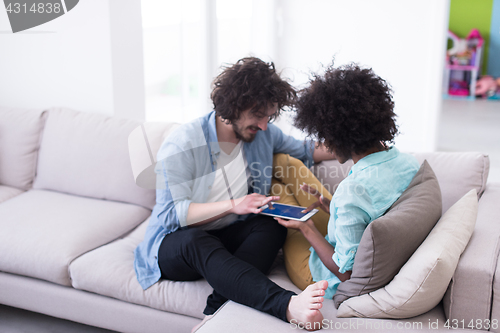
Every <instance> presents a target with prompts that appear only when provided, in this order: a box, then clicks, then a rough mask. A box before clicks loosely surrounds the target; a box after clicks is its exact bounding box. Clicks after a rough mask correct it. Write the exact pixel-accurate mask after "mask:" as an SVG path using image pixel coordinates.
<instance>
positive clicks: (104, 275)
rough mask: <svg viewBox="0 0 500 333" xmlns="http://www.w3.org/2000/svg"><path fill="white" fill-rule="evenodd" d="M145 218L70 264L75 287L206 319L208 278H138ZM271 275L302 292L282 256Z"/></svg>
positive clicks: (286, 286) (283, 283)
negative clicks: (144, 284) (149, 281)
mask: <svg viewBox="0 0 500 333" xmlns="http://www.w3.org/2000/svg"><path fill="white" fill-rule="evenodd" d="M148 223H149V220H147V221H145V222H144V223H143V224H141V226H139V227H138V228H137V229H136V230H134V231H133V232H132V233H131V234H130V235H128V236H127V237H124V238H123V239H119V240H117V241H115V242H113V243H111V244H108V245H105V246H102V247H100V248H98V249H95V250H93V251H91V252H89V253H86V254H84V255H82V256H81V257H79V258H77V259H76V260H75V261H73V262H72V263H71V265H70V267H69V271H70V275H71V281H72V284H73V287H74V288H76V289H81V290H85V291H90V292H93V293H97V294H100V295H105V296H108V297H113V298H117V299H120V300H122V301H126V302H130V303H135V304H139V305H144V306H148V307H151V308H155V309H159V310H163V311H169V312H174V313H178V314H183V315H187V316H191V317H195V318H200V319H202V318H203V317H204V315H203V309H204V308H205V305H206V301H207V297H208V296H209V295H210V294H211V293H212V291H213V289H212V287H211V286H210V285H209V284H208V283H207V281H206V280H204V279H200V280H197V281H190V282H182V281H169V280H163V279H162V280H160V281H159V282H158V283H156V284H154V285H153V286H151V287H150V288H148V289H147V290H143V289H142V288H141V286H140V285H139V282H137V278H136V275H135V272H134V265H133V263H134V250H135V248H136V247H137V245H138V244H139V243H140V242H141V241H142V239H143V238H144V233H145V232H146V227H147V224H148ZM269 277H270V279H271V280H273V281H274V282H276V283H277V284H279V285H281V286H282V287H283V288H286V289H288V290H292V291H295V292H296V293H299V292H300V290H299V289H298V288H297V287H295V286H294V285H293V283H292V282H291V281H290V279H289V278H288V275H287V273H286V271H285V268H284V265H283V261H282V258H278V260H276V262H275V265H274V268H273V269H272V271H271V273H270V275H269Z"/></svg>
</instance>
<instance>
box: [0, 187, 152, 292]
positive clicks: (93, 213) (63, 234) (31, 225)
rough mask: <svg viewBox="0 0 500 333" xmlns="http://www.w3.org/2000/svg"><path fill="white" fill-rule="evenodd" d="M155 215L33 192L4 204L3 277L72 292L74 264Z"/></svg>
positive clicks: (0, 218) (0, 224) (0, 236)
mask: <svg viewBox="0 0 500 333" xmlns="http://www.w3.org/2000/svg"><path fill="white" fill-rule="evenodd" d="M150 214H151V211H150V210H148V209H146V208H143V207H139V206H135V205H130V204H124V203H118V202H112V201H105V200H95V199H89V198H83V197H77V196H72V195H67V194H63V193H57V192H50V191H41V190H30V191H28V192H25V193H22V194H20V195H18V196H16V197H14V198H12V199H10V200H7V201H5V202H3V203H2V204H0V230H1V232H0V253H1V255H0V271H4V272H7V273H14V274H19V275H25V276H29V277H34V278H38V279H42V280H47V281H50V282H54V283H58V284H61V285H66V286H70V285H71V282H70V277H69V272H68V266H69V264H70V263H71V262H72V261H73V260H74V259H75V258H77V257H79V256H80V255H82V254H83V253H85V252H88V251H90V250H93V249H95V248H97V247H99V246H101V245H103V244H106V243H109V242H111V241H113V240H115V239H116V238H118V237H120V236H123V235H124V234H126V233H128V232H129V231H130V230H132V229H133V228H134V227H136V226H137V225H139V224H140V223H141V222H142V221H144V220H145V219H146V218H147V217H148V216H149V215H150Z"/></svg>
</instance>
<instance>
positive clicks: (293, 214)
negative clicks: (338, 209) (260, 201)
mask: <svg viewBox="0 0 500 333" xmlns="http://www.w3.org/2000/svg"><path fill="white" fill-rule="evenodd" d="M272 207H273V208H272V209H271V208H269V205H265V206H262V207H261V208H262V212H260V213H261V214H263V215H269V216H276V217H280V218H282V219H287V220H298V221H302V222H305V221H307V220H308V219H310V218H311V216H313V215H314V214H316V213H317V212H318V210H317V209H313V210H311V211H310V212H307V213H302V211H303V210H304V209H306V207H300V206H292V205H285V204H280V203H273V204H272Z"/></svg>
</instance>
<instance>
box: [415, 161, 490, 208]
mask: <svg viewBox="0 0 500 333" xmlns="http://www.w3.org/2000/svg"><path fill="white" fill-rule="evenodd" d="M413 155H414V156H415V157H416V158H417V160H418V161H419V163H422V162H423V161H424V160H427V162H429V164H430V166H431V167H432V169H433V170H434V173H435V174H436V177H437V179H438V181H439V186H440V187H441V195H442V198H443V214H444V213H445V212H446V211H447V210H448V208H450V207H451V206H453V204H454V203H455V202H457V201H458V199H460V198H461V197H463V196H464V195H465V194H466V193H467V192H469V191H470V190H472V189H475V190H476V192H477V197H478V199H479V198H480V197H481V195H483V192H484V189H485V188H486V181H487V180H488V174H489V171H490V158H489V157H488V155H485V154H482V153H477V152H459V153H448V152H432V153H414V154H413Z"/></svg>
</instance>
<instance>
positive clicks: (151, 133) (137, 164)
mask: <svg viewBox="0 0 500 333" xmlns="http://www.w3.org/2000/svg"><path fill="white" fill-rule="evenodd" d="M177 126H179V124H176V123H156V122H148V123H144V124H142V125H141V126H140V127H137V128H136V129H134V130H133V131H132V132H131V133H130V135H129V137H128V148H129V155H130V163H131V165H132V171H133V173H134V179H135V182H136V184H137V185H138V186H140V187H142V188H149V189H156V172H155V166H156V154H157V153H158V150H159V149H160V146H161V144H162V143H163V140H165V138H166V137H167V136H168V135H169V134H170V133H171V132H172V131H173V130H174V129H175V128H176V127H177Z"/></svg>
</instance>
